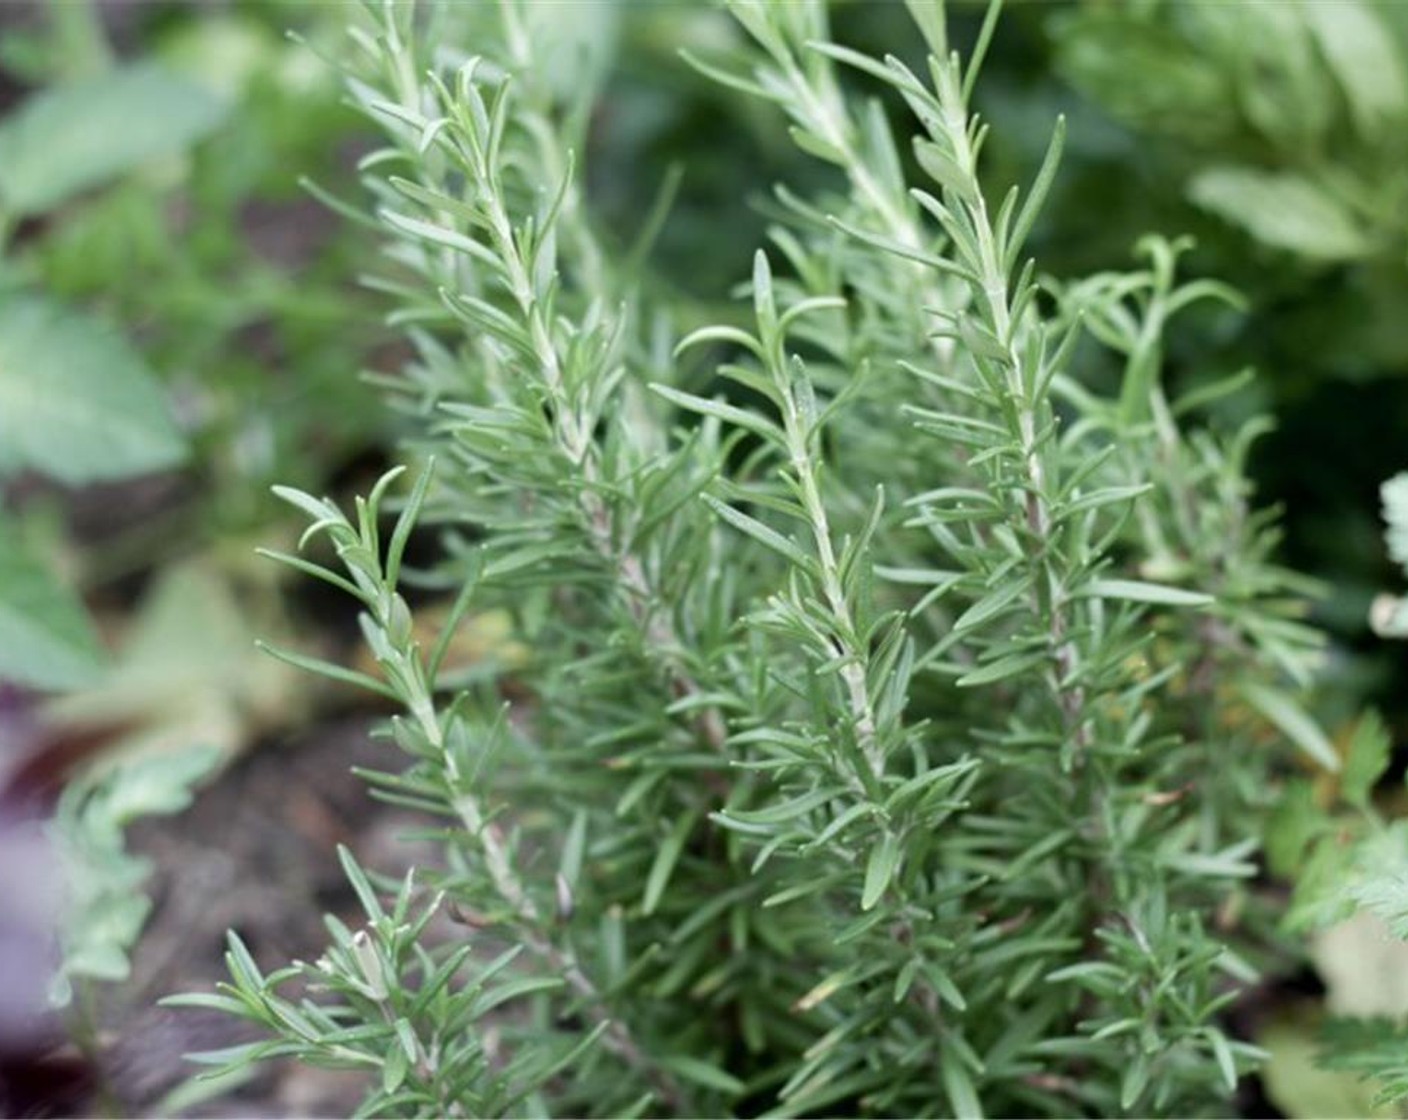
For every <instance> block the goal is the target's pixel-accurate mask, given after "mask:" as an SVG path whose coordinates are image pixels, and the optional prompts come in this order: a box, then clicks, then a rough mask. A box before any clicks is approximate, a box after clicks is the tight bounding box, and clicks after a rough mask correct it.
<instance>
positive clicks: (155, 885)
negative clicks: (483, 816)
mask: <svg viewBox="0 0 1408 1120" xmlns="http://www.w3.org/2000/svg"><path fill="white" fill-rule="evenodd" d="M370 726H371V721H370V720H368V719H360V718H347V719H343V720H341V721H340V722H331V723H326V724H324V725H322V726H320V727H317V728H316V729H314V730H311V731H309V732H306V733H303V734H301V735H299V736H297V737H296V738H290V739H286V740H277V741H271V742H266V743H264V744H261V745H260V746H259V747H257V748H256V749H254V750H252V751H250V752H249V753H247V754H245V755H244V756H243V757H241V758H239V759H238V760H236V761H235V763H234V764H233V765H232V766H231V767H230V768H229V769H228V770H227V771H226V772H225V773H224V774H223V775H221V776H220V777H219V778H218V779H217V780H216V781H215V782H214V783H213V784H211V785H210V786H209V787H208V788H206V789H205V790H204V792H202V793H201V794H200V796H199V797H198V799H197V800H196V802H195V804H194V805H193V806H192V807H191V808H190V809H189V810H187V811H186V812H185V813H183V814H181V815H180V816H179V817H175V818H170V819H166V818H156V819H152V820H148V821H145V822H142V823H140V824H138V825H136V826H134V828H133V829H132V830H131V833H130V840H131V846H132V848H133V849H134V850H135V851H137V852H139V853H141V854H143V855H145V856H147V857H148V858H149V859H150V860H151V861H152V862H153V865H154V871H153V874H152V877H151V879H150V881H149V884H148V887H149V891H150V893H151V896H152V899H153V903H154V908H153V912H152V916H151V919H150V921H149V923H148V926H147V929H146V931H145V933H144V934H143V937H142V939H141V941H140V942H139V944H138V946H137V949H136V951H135V954H134V958H133V975H132V978H131V981H130V982H129V983H127V984H124V985H120V986H113V985H104V986H100V988H99V990H97V991H95V993H94V995H95V997H96V1000H97V1004H96V1006H95V1007H94V1009H93V1019H94V1020H96V1023H97V1031H96V1034H95V1038H94V1044H93V1045H91V1046H89V1047H87V1048H86V1049H88V1050H89V1051H90V1052H89V1053H87V1054H84V1053H83V1052H82V1051H80V1049H79V1048H78V1047H77V1046H76V1045H75V1044H74V1043H73V1042H71V1041H67V1040H66V1039H65V1037H64V1033H65V1032H64V1030H63V1025H62V1024H59V1023H56V1022H49V1023H45V1024H42V1025H40V1024H36V1025H35V1027H34V1030H33V1031H32V1032H31V1034H30V1038H29V1041H28V1044H27V1045H25V1046H21V1047H15V1048H13V1049H14V1050H15V1052H14V1053H11V1054H10V1055H9V1056H8V1058H5V1059H0V1114H3V1115H7V1116H33V1117H44V1116H123V1115H125V1116H146V1115H152V1113H153V1111H154V1109H156V1107H157V1106H158V1103H159V1102H160V1101H161V1100H162V1098H163V1097H164V1096H165V1095H166V1094H167V1093H169V1092H170V1091H171V1090H172V1089H174V1088H175V1087H176V1086H178V1085H179V1084H181V1083H182V1082H183V1081H184V1080H186V1079H187V1078H188V1077H190V1076H192V1075H193V1074H195V1073H199V1072H200V1068H199V1067H197V1066H194V1065H192V1064H191V1063H190V1062H188V1061H187V1060H186V1059H185V1055H186V1054H188V1053H190V1052H192V1051H200V1050H209V1049H217V1048H221V1047H226V1046H232V1045H236V1044H238V1043H240V1042H244V1041H248V1040H249V1039H250V1038H251V1037H252V1035H251V1034H250V1032H249V1031H248V1030H246V1029H244V1027H243V1024H241V1023H240V1022H239V1021H238V1020H235V1019H232V1018H230V1017H228V1016H225V1015H221V1014H219V1013H216V1012H206V1011H201V1010H189V1009H175V1008H161V1007H158V1006H157V1001H158V1000H159V999H161V998H162V997H163V996H166V995H170V994H173V993H178V992H191V991H209V990H212V989H213V987H214V985H215V984H216V983H217V982H219V981H221V980H223V979H226V978H227V974H226V972H225V967H224V962H223V953H224V944H225V931H226V930H227V929H234V930H236V931H237V932H238V933H239V934H240V936H241V938H243V939H244V941H245V943H246V944H247V945H248V946H249V949H250V951H251V952H252V953H253V954H254V956H255V958H256V960H258V961H259V964H260V966H261V967H263V968H266V969H273V968H277V967H280V966H282V965H284V964H287V963H288V962H289V961H290V960H293V959H300V958H301V959H305V960H312V959H315V958H316V957H317V956H318V955H320V954H321V952H322V951H323V949H324V947H325V945H326V942H327V935H326V932H325V930H324V929H323V926H322V921H321V916H322V914H323V913H324V912H331V913H335V914H338V916H339V917H342V918H343V919H344V920H346V921H347V922H348V923H349V924H355V923H356V922H357V921H358V918H357V916H356V915H357V906H356V901H355V898H354V897H353V895H352V893H351V891H350V889H349V888H348V887H347V885H346V880H345V879H344V877H343V875H342V871H341V868H340V867H339V865H338V861H337V857H336V845H338V844H346V845H348V846H349V847H351V848H352V849H353V850H354V851H356V852H357V854H358V857H359V859H361V860H362V861H363V862H364V863H366V864H367V865H368V866H370V867H374V868H375V867H382V868H392V869H394V868H398V867H403V866H405V865H406V863H407V861H408V860H409V859H410V858H413V857H414V855H415V853H413V852H411V851H409V850H408V849H407V848H406V846H405V845H404V843H403V842H402V841H401V840H399V839H397V836H398V833H400V832H402V831H404V829H405V828H406V826H408V825H409V824H410V823H411V822H410V821H409V820H408V819H407V818H406V817H405V816H404V815H403V814H400V813H399V812H397V811H395V810H390V809H388V808H387V807H386V806H383V805H379V804H378V803H376V802H374V801H373V800H372V799H371V798H370V797H369V796H368V794H367V793H366V788H365V786H364V784H363V783H362V782H361V780H360V779H358V778H356V777H355V776H354V775H353V774H352V773H351V768H352V767H353V766H369V767H380V766H383V765H385V763H386V762H387V758H386V755H387V752H388V750H390V749H391V748H389V747H388V746H387V745H385V744H382V743H380V742H377V741H374V740H372V739H371V738H370V736H369V729H370ZM70 1026H71V1025H70ZM73 1033H82V1032H81V1031H79V1032H73ZM361 1096H362V1083H361V1079H360V1077H359V1076H358V1075H353V1074H345V1073H330V1072H325V1071H318V1070H312V1069H308V1068H306V1067H299V1066H295V1065H292V1064H291V1063H287V1062H283V1063H270V1064H268V1065H267V1066H263V1067H260V1071H259V1072H258V1073H257V1074H256V1076H255V1077H254V1078H253V1079H252V1080H250V1081H248V1082H246V1083H245V1084H243V1085H242V1086H240V1087H239V1088H237V1089H235V1090H234V1091H233V1092H231V1093H227V1094H225V1095H223V1096H221V1097H219V1098H217V1099H212V1100H209V1101H206V1102H204V1103H202V1104H199V1105H196V1106H194V1107H192V1108H191V1109H190V1110H188V1111H186V1112H185V1113H183V1114H184V1115H188V1116H212V1117H213V1116H220V1117H254V1116H287V1117H293V1116H349V1115H351V1114H352V1113H353V1112H354V1111H355V1109H356V1107H357V1105H358V1103H359V1102H360V1100H361Z"/></svg>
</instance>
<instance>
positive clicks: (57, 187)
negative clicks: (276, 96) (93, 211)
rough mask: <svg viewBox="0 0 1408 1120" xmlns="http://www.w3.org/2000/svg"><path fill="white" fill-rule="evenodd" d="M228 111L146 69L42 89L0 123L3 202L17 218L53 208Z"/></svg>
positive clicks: (203, 91)
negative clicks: (17, 215)
mask: <svg viewBox="0 0 1408 1120" xmlns="http://www.w3.org/2000/svg"><path fill="white" fill-rule="evenodd" d="M227 109H228V105H227V103H226V102H225V100H224V99H222V98H221V97H219V96H218V95H216V94H215V93H213V92H212V91H210V90H209V89H207V88H206V87H205V86H203V85H198V84H197V83H195V82H193V81H191V80H190V79H188V78H184V77H181V76H180V75H177V74H173V73H170V72H168V71H166V70H164V69H161V68H160V67H157V66H153V65H150V64H140V65H135V66H128V67H123V68H119V69H115V70H111V71H109V72H107V73H105V74H103V75H101V76H99V77H96V78H93V79H91V80H89V81H86V82H82V83H78V84H75V85H68V86H56V87H54V88H52V89H48V90H45V91H44V92H43V93H39V94H36V95H35V96H33V97H31V98H30V99H29V100H28V101H27V102H25V104H24V105H23V106H22V107H21V108H20V109H19V110H18V111H17V112H15V113H13V114H12V115H11V116H9V117H8V118H6V120H5V121H4V122H3V124H0V203H3V205H4V206H5V207H6V208H8V209H9V210H11V211H13V212H16V213H20V214H36V213H40V212H42V211H44V210H48V209H51V208H52V207H54V206H57V205H58V204H59V203H61V202H64V201H66V200H67V199H69V198H71V197H72V196H73V195H75V194H78V193H79V192H81V191H84V190H87V189H89V188H90V187H95V186H99V185H101V184H102V183H104V182H106V181H107V180H109V179H112V178H114V177H115V176H118V175H122V174H124V173H125V172H128V171H131V170H133V169H134V168H136V167H140V166H141V165H142V164H144V163H146V162H148V161H150V160H153V159H158V158H160V157H162V156H169V155H173V154H175V153H177V152H180V151H183V150H184V149H186V148H187V147H189V146H190V145H191V144H193V143H195V142H196V141H197V140H199V139H201V138H202V137H204V136H207V135H209V134H210V133H211V132H213V131H214V130H215V129H216V128H217V127H219V125H220V123H221V121H223V120H224V118H225V115H226V112H227Z"/></svg>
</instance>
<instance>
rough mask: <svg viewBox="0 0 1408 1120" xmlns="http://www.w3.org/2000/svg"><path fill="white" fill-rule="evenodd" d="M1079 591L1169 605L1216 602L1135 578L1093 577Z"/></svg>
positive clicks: (1201, 605)
mask: <svg viewBox="0 0 1408 1120" xmlns="http://www.w3.org/2000/svg"><path fill="white" fill-rule="evenodd" d="M1081 591H1082V592H1083V593H1084V594H1086V595H1093V596H1097V597H1099V598H1101V599H1127V600H1129V601H1130V602H1134V603H1155V604H1158V605H1161V606H1169V607H1206V606H1210V605H1211V604H1212V603H1214V602H1216V600H1215V599H1214V598H1213V597H1212V596H1211V595H1204V594H1202V593H1200V592H1197V591H1184V590H1183V589H1182V588H1181V587H1169V586H1167V585H1166V584H1162V583H1148V582H1146V581H1144V580H1137V579H1093V580H1091V581H1090V582H1089V583H1087V584H1086V585H1085V586H1084V587H1083V588H1082V589H1081Z"/></svg>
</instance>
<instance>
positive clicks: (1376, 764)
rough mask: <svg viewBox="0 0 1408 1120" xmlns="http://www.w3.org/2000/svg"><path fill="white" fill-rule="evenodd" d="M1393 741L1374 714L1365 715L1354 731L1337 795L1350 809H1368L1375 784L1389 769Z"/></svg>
mask: <svg viewBox="0 0 1408 1120" xmlns="http://www.w3.org/2000/svg"><path fill="white" fill-rule="evenodd" d="M1392 749H1393V741H1392V739H1391V738H1390V736H1389V733H1388V728H1386V727H1385V726H1384V721H1383V719H1382V718H1381V717H1380V716H1379V714H1378V713H1377V712H1373V711H1369V712H1365V713H1364V715H1363V717H1362V718H1361V719H1360V720H1359V722H1358V723H1357V724H1355V727H1354V734H1353V735H1351V736H1350V739H1349V746H1348V748H1347V749H1346V751H1345V756H1344V773H1343V774H1341V775H1340V793H1342V794H1343V795H1344V799H1345V800H1346V801H1348V802H1350V804H1352V805H1358V806H1360V807H1361V808H1363V807H1367V805H1368V803H1369V795H1370V794H1371V793H1372V792H1373V790H1374V785H1375V783H1377V782H1378V780H1379V779H1380V778H1382V777H1383V775H1384V771H1385V770H1387V769H1388V762H1389V754H1390V752H1391V751H1392Z"/></svg>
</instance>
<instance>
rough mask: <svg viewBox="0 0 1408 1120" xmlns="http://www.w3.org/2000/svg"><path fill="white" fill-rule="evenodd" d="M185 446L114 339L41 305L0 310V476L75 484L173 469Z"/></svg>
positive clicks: (24, 303) (137, 364) (140, 370)
mask: <svg viewBox="0 0 1408 1120" xmlns="http://www.w3.org/2000/svg"><path fill="white" fill-rule="evenodd" d="M185 456H186V443H185V439H184V438H183V437H182V435H181V433H180V431H179V430H178V429H177V428H176V425H175V424H174V423H173V422H172V419H171V413H170V411H169V409H168V408H167V404H166V400H165V398H164V397H163V395H162V392H161V388H160V386H159V385H158V384H157V382H156V379H155V378H154V377H153V376H152V374H151V371H150V370H149V369H148V368H147V366H146V363H145V362H144V361H143V360H142V358H141V356H140V355H139V354H138V353H137V352H136V351H135V350H133V349H132V347H131V345H130V344H129V343H128V342H127V340H126V339H125V338H123V337H122V336H121V335H120V334H118V333H117V331H115V330H113V329H112V328H110V327H108V326H106V325H104V324H103V323H101V322H99V321H97V320H95V319H91V318H89V317H88V316H86V315H81V314H79V313H77V312H74V311H69V310H67V309H65V308H63V307H61V306H59V305H58V304H56V303H54V302H52V301H50V300H48V299H45V298H42V297H40V296H22V297H19V298H16V299H13V300H9V301H7V302H5V303H4V304H3V305H0V476H3V475H6V474H12V473H14V472H15V471H19V470H23V469H25V468H31V469H33V470H37V471H40V472H42V473H44V474H47V475H50V476H51V477H53V478H56V479H58V480H59V481H60V482H66V483H70V484H73V485H78V484H81V483H86V482H92V481H95V480H97V479H111V478H124V477H128V476H131V475H138V474H145V473H147V472H149V471H155V470H161V469H164V468H167V467H172V466H175V465H176V464H178V463H180V462H181V460H182V459H184V458H185Z"/></svg>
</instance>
